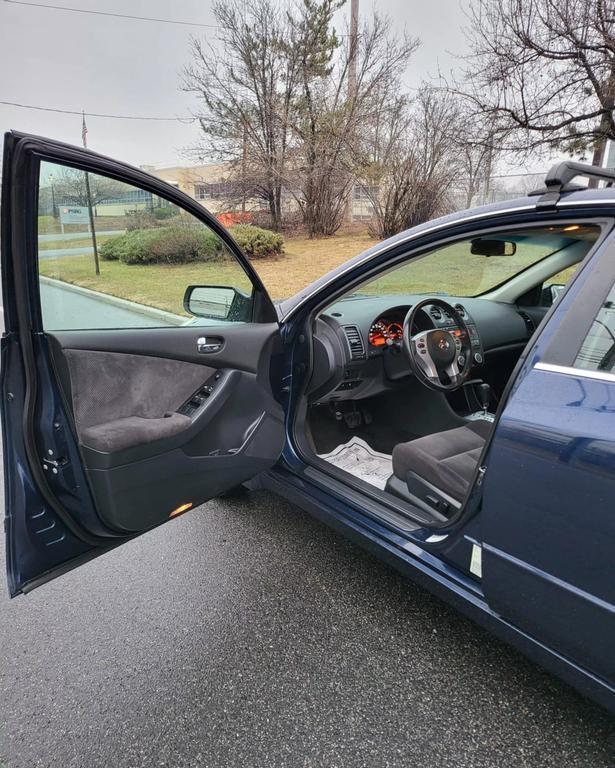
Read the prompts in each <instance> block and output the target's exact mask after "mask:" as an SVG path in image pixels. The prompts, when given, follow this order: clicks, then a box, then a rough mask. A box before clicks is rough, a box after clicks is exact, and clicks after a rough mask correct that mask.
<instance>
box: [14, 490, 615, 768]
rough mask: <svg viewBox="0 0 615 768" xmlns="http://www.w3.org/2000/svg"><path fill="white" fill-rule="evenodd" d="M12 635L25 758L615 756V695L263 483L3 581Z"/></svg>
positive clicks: (120, 762) (331, 764) (143, 761)
mask: <svg viewBox="0 0 615 768" xmlns="http://www.w3.org/2000/svg"><path fill="white" fill-rule="evenodd" d="M1 566H2V570H4V563H3V562H2V564H1ZM0 649H1V652H0V763H3V764H4V766H7V768H33V767H34V766H53V767H54V768H56V767H57V768H73V767H77V766H79V767H81V766H84V767H85V766H87V767H88V768H93V767H94V766H106V767H109V766H113V768H124V767H126V768H137V766H148V767H151V766H169V767H172V768H183V767H184V766H186V767H188V766H190V767H192V766H208V767H209V766H211V767H212V768H213V767H214V766H216V767H217V766H221V767H222V766H224V768H231V767H234V766H242V768H243V767H245V768H260V766H267V767H268V766H271V767H272V768H277V767H280V768H282V767H285V766H289V767H291V766H292V767H293V768H296V767H307V766H310V767H311V766H314V767H316V766H319V767H320V766H323V767H326V768H335V767H337V766H339V767H340V768H341V767H346V766H348V767H350V766H370V767H372V766H373V767H380V766H417V767H420V768H430V767H431V766H434V768H435V767H436V766H438V768H444V767H448V766H451V767H453V766H454V767H455V768H460V767H461V766H472V768H482V766H485V768H487V767H488V768H494V767H495V766H514V767H515V768H522V767H525V766H532V768H534V767H536V768H539V767H540V768H548V767H549V766H554V768H555V766H557V768H562V766H566V768H574V767H575V766H583V767H586V766H587V768H589V767H591V768H601V767H602V766H613V765H615V758H614V757H613V755H614V752H615V749H614V747H615V722H614V721H613V719H612V718H611V717H610V716H609V715H608V714H607V713H606V712H605V711H603V710H602V709H600V708H599V707H597V706H594V705H593V704H591V703H590V702H589V701H586V700H584V699H583V698H581V697H580V696H578V695H577V694H576V693H575V692H574V691H573V690H571V689H570V688H568V687H567V686H566V685H564V684H563V683H560V682H559V681H558V680H557V679H556V678H554V677H552V676H550V675H549V674H547V673H546V672H543V671H542V670H541V669H540V668H538V667H536V666H535V665H533V664H532V663H530V662H529V661H526V660H525V659H524V658H523V657H522V656H520V655H519V654H517V653H516V652H514V651H512V650H510V649H509V648H508V647H506V646H505V645H503V644H502V643H500V642H499V641H497V640H495V639H493V638H491V637H490V636H489V635H488V634H486V633H485V632H484V631H482V630H481V629H479V628H478V627H476V626H475V625H473V624H472V623H471V622H469V621H467V620H466V619H464V618H462V617H460V616H459V615H458V614H456V613H455V612H454V611H453V610H452V609H450V608H448V607H447V606H446V605H444V604H443V603H441V602H439V601H438V600H436V599H435V598H433V597H432V596H431V595H430V594H428V593H427V592H425V591H423V590H422V589H419V588H418V587H415V586H414V585H412V584H411V583H409V582H408V581H406V580H404V579H403V578H402V577H401V576H399V575H398V574H397V573H396V572H395V571H393V570H391V569H389V568H388V567H387V566H385V565H383V564H381V563H380V562H378V561H377V560H375V559H374V558H373V557H371V556H370V555H368V554H367V553H364V552H363V551H362V550H360V549H358V548H356V547H355V546H353V545H351V544H349V543H348V542H346V541H345V540H344V539H343V538H341V537H340V536H338V535H337V534H334V533H332V532H331V531H329V530H328V529H327V528H326V527H324V526H323V525H321V524H320V523H318V522H316V521H314V520H312V519H311V518H310V517H309V516H307V515H306V514H304V513H303V512H301V511H300V510H298V509H296V508H294V507H292V506H290V505H288V504H287V503H285V502H283V501H281V500H279V499H277V498H276V497H274V496H272V495H270V494H268V493H265V492H262V491H261V492H253V493H251V494H246V495H245V496H244V497H242V498H240V499H232V500H231V499H227V500H219V501H214V502H212V503H210V504H208V505H206V506H204V507H201V508H199V509H198V510H194V511H193V512H190V513H188V514H187V515H184V516H183V517H181V518H179V519H177V520H176V521H173V522H172V523H170V524H168V525H165V526H163V527H161V528H159V529H157V530H155V531H152V532H150V533H148V534H146V535H144V536H142V537H140V538H139V539H136V540H134V541H133V542H131V543H130V544H127V545H125V546H123V547H121V548H119V549H118V550H116V551H114V552H111V553H109V554H107V555H105V556H103V557H101V558H99V559H98V560H96V561H94V562H92V563H90V564H88V565H86V566H84V567H82V568H80V569H78V570H76V571H73V572H71V573H69V574H68V575H65V576H63V577H61V578H60V579H57V580H56V581H54V582H52V583H50V584H48V585H46V586H44V587H42V588H40V589H38V590H37V591H36V592H34V593H32V594H31V595H28V596H26V597H19V598H18V599H16V600H13V601H9V600H8V599H7V598H6V592H4V594H3V595H2V597H1V598H0Z"/></svg>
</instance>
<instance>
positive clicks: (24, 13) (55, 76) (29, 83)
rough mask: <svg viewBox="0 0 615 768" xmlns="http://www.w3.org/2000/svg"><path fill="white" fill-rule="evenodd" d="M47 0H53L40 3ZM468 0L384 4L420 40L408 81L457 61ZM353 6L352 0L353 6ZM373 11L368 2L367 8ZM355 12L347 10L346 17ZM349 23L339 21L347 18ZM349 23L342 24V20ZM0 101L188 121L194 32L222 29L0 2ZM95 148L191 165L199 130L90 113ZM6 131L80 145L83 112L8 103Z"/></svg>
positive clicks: (152, 11)
mask: <svg viewBox="0 0 615 768" xmlns="http://www.w3.org/2000/svg"><path fill="white" fill-rule="evenodd" d="M32 1H33V2H37V1H38V2H39V3H43V4H47V5H51V4H52V0H32ZM464 3H465V4H466V6H467V0H430V1H429V2H425V0H378V3H377V7H378V9H379V11H380V12H382V13H386V14H388V15H389V16H391V17H392V18H393V19H394V21H395V24H396V25H397V26H398V27H399V28H403V27H405V28H406V30H407V31H408V32H409V33H410V34H411V35H412V36H416V37H419V38H420V39H421V41H422V45H421V47H420V49H419V51H418V52H417V53H416V54H415V56H414V58H413V59H412V61H411V63H410V66H409V68H408V71H407V72H406V75H405V79H406V82H407V84H408V85H409V86H410V87H416V86H418V85H419V84H420V83H421V81H422V80H425V79H427V78H430V77H434V76H435V75H436V74H437V72H438V69H440V70H442V71H445V72H448V71H450V69H451V68H453V67H455V66H456V65H457V60H456V59H455V57H454V56H453V55H452V53H457V54H459V53H462V52H463V51H464V46H465V40H464V36H463V32H462V27H463V25H464V24H465V21H466V19H465V16H464V13H463V10H462V7H463V5H464ZM57 4H58V5H62V6H72V7H73V8H80V9H90V10H95V11H105V12H116V13H120V14H132V15H138V16H150V17H157V18H161V19H175V20H178V21H185V22H191V23H195V22H196V23H200V24H214V23H215V22H214V19H213V14H212V12H211V2H210V1H209V0H180V1H179V2H175V3H169V2H168V0H126V1H125V2H121V1H120V0H79V1H78V2H77V0H61V2H59V1H58V2H57ZM348 6H349V3H348ZM371 8H372V5H371V3H368V2H367V0H361V5H360V12H362V13H368V12H369V11H370V10H371ZM348 12H349V9H348V8H345V9H344V10H343V12H342V13H343V14H347V13H348ZM342 21H343V19H340V22H342ZM339 26H340V28H341V23H340V25H339ZM0 30H1V32H0V71H1V72H2V77H1V78H0V101H11V102H18V103H20V104H30V105H36V106H42V107H53V108H60V109H68V110H81V109H85V111H86V112H102V113H113V114H120V115H140V116H151V117H187V116H189V115H190V112H191V110H192V109H193V108H195V101H194V97H193V96H192V95H190V94H187V93H183V92H182V91H181V90H180V87H179V86H180V72H181V69H182V67H183V66H184V65H185V64H186V63H187V61H188V60H189V52H188V44H189V38H190V35H191V34H197V35H200V36H203V37H208V36H215V34H216V32H215V29H205V28H199V27H197V26H194V27H190V26H181V25H175V24H166V23H159V22H153V21H140V20H130V19H121V18H111V17H106V16H97V15H90V14H86V13H78V12H68V11H62V10H52V9H46V8H41V7H40V5H37V7H32V6H27V5H20V4H16V3H14V2H6V0H0ZM87 124H88V129H89V133H88V146H89V147H90V148H92V149H95V150H96V151H98V152H101V153H103V154H106V155H110V156H112V157H116V158H118V159H122V160H125V161H127V162H130V163H133V164H135V165H142V164H148V165H155V166H159V167H160V166H165V165H167V166H168V165H178V164H186V163H187V162H189V161H188V159H187V158H186V155H185V154H184V152H185V149H186V148H187V147H190V146H191V145H193V144H194V143H195V141H196V140H197V138H198V128H197V127H196V126H195V125H194V124H182V123H181V122H178V121H166V122H165V121H159V122H155V121H136V120H134V121H133V120H112V119H108V118H96V117H88V118H87ZM0 127H1V128H2V131H3V132H4V131H5V130H8V129H16V130H20V131H25V132H29V133H36V134H40V135H43V136H49V137H53V138H58V139H62V140H64V141H67V142H70V143H74V144H79V143H80V142H81V118H80V116H77V115H62V114H56V113H51V112H40V111H33V110H28V109H19V108H17V107H12V106H5V105H2V104H0Z"/></svg>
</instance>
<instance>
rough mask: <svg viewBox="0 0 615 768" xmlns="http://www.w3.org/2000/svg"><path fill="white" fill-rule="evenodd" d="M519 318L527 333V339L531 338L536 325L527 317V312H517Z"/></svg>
mask: <svg viewBox="0 0 615 768" xmlns="http://www.w3.org/2000/svg"><path fill="white" fill-rule="evenodd" d="M519 317H520V318H521V319H522V320H523V322H524V323H525V329H526V331H527V337H528V339H529V338H530V336H532V335H533V333H534V331H535V330H536V323H535V322H534V321H533V320H532V318H531V317H530V316H529V315H528V313H527V312H519Z"/></svg>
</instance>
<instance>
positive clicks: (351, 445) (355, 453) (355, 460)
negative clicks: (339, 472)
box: [320, 435, 393, 490]
mask: <svg viewBox="0 0 615 768" xmlns="http://www.w3.org/2000/svg"><path fill="white" fill-rule="evenodd" d="M320 458H321V459H324V460H325V461H328V462H329V463H330V464H333V465H334V466H336V467H338V469H343V470H344V471H345V472H349V473H350V474H351V475H354V476H355V477H358V478H360V479H361V480H363V481H364V482H366V483H369V484H370V485H375V486H376V488H381V489H383V490H384V486H385V485H386V481H387V480H388V478H389V477H390V476H391V474H392V472H393V465H392V463H391V457H390V456H389V455H388V454H386V453H379V452H378V451H375V450H374V449H373V448H370V446H369V445H368V444H367V443H366V442H365V440H361V438H360V437H357V436H356V435H354V436H353V437H351V438H350V440H349V441H348V442H347V443H344V444H343V445H338V446H337V448H334V449H333V450H332V451H331V452H330V453H325V454H320Z"/></svg>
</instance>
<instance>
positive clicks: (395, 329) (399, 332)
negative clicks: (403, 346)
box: [387, 323, 404, 341]
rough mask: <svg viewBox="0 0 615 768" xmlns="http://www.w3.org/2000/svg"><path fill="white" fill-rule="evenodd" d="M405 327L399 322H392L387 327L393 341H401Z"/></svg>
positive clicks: (389, 336) (389, 337) (388, 335)
mask: <svg viewBox="0 0 615 768" xmlns="http://www.w3.org/2000/svg"><path fill="white" fill-rule="evenodd" d="M403 335H404V329H403V327H402V326H401V325H400V324H399V323H391V324H390V325H389V327H388V328H387V338H388V339H391V341H401V339H402V337H403Z"/></svg>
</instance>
